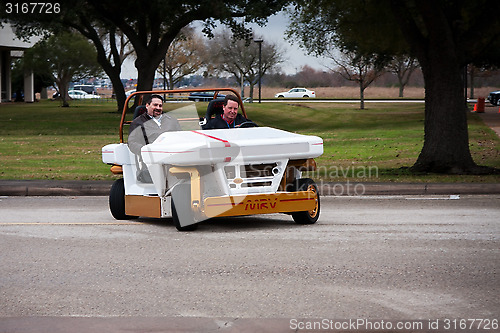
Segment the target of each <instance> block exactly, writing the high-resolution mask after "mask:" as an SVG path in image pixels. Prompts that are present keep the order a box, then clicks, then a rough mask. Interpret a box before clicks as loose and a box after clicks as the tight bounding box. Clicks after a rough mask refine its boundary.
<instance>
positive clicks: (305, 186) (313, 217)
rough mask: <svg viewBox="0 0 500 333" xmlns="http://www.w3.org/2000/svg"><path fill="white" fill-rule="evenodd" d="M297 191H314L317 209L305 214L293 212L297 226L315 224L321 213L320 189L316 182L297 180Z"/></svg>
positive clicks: (303, 179) (305, 179)
mask: <svg viewBox="0 0 500 333" xmlns="http://www.w3.org/2000/svg"><path fill="white" fill-rule="evenodd" d="M295 191H312V192H314V193H316V198H317V199H316V207H314V209H313V210H310V211H305V212H293V213H292V217H293V220H294V221H295V223H297V224H314V223H316V221H318V218H319V211H320V200H319V191H318V187H317V186H316V183H315V182H314V180H312V179H310V178H301V179H297V181H296V183H295Z"/></svg>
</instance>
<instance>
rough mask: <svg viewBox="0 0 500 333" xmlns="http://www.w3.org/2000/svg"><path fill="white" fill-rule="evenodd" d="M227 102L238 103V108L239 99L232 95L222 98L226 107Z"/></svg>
mask: <svg viewBox="0 0 500 333" xmlns="http://www.w3.org/2000/svg"><path fill="white" fill-rule="evenodd" d="M229 100H231V101H235V102H236V103H238V106H239V105H240V100H239V98H238V97H236V96H234V95H226V97H224V105H227V101H229Z"/></svg>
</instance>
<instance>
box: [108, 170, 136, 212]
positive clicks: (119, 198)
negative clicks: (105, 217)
mask: <svg viewBox="0 0 500 333" xmlns="http://www.w3.org/2000/svg"><path fill="white" fill-rule="evenodd" d="M109 210H110V211H111V215H113V217H114V218H115V219H117V220H130V219H135V218H137V216H132V215H127V214H125V183H124V181H123V178H120V179H117V180H115V182H114V183H113V185H112V186H111V191H110V192H109Z"/></svg>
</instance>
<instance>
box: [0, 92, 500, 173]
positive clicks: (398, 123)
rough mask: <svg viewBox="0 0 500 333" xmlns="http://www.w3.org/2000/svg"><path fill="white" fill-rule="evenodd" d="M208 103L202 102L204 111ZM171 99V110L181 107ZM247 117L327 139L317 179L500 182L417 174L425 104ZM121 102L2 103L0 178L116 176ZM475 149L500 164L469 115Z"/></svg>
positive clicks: (299, 107) (268, 106)
mask: <svg viewBox="0 0 500 333" xmlns="http://www.w3.org/2000/svg"><path fill="white" fill-rule="evenodd" d="M206 104H207V103H197V108H198V110H199V113H200V114H203V113H204V108H206ZM177 106H178V105H175V104H170V105H168V104H166V108H168V109H172V108H175V107H177ZM245 108H246V110H247V114H248V117H249V118H251V119H252V120H253V121H255V122H257V123H258V124H259V125H261V126H271V127H276V128H280V129H284V130H288V131H292V132H297V133H302V134H312V135H318V136H320V137H322V138H323V140H324V154H323V155H322V156H321V157H319V158H317V159H316V161H317V164H318V171H317V172H314V173H311V175H310V176H312V177H313V178H315V179H322V180H325V181H373V182H375V181H393V182H499V181H500V178H499V176H498V175H496V176H494V175H492V176H457V175H435V174H430V175H428V174H426V175H423V174H418V175H414V174H411V173H410V172H409V171H408V169H407V167H410V166H411V165H413V163H414V162H415V161H416V159H417V157H418V154H419V152H420V150H421V148H422V144H423V135H424V133H423V117H424V116H423V108H424V106H423V104H422V103H387V104H381V103H376V104H369V105H368V107H367V109H365V110H359V109H358V108H359V104H358V103H355V102H353V103H352V104H345V103H307V102H304V103H302V102H300V103H293V102H291V103H261V104H258V103H253V104H245ZM115 109H116V106H115V104H114V103H112V102H110V103H99V104H96V103H91V102H85V101H82V102H73V103H72V106H71V107H69V108H62V107H60V105H59V103H58V102H53V101H43V102H39V103H33V104H24V103H19V104H17V103H15V104H13V103H8V104H0V128H1V129H2V130H1V132H0V165H1V170H0V179H84V180H87V179H91V180H98V179H113V178H116V176H113V175H112V174H111V173H110V172H109V166H107V165H105V164H103V163H102V162H101V148H102V146H104V145H106V144H108V143H116V142H118V141H119V138H118V124H119V120H120V117H121V115H120V114H118V113H117V112H115ZM469 129H470V130H469V135H470V149H471V152H472V155H473V158H474V160H475V161H476V162H477V163H478V164H481V165H487V166H493V167H497V168H500V139H499V138H498V136H497V135H496V134H495V133H494V132H493V131H492V130H491V129H489V128H488V127H486V126H485V125H484V123H483V122H482V121H481V119H479V117H478V116H477V115H476V114H473V113H471V114H470V115H469ZM125 131H126V130H125Z"/></svg>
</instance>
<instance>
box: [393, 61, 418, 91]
mask: <svg viewBox="0 0 500 333" xmlns="http://www.w3.org/2000/svg"><path fill="white" fill-rule="evenodd" d="M387 68H388V69H389V71H390V72H391V73H393V74H395V75H396V76H397V78H398V83H399V97H403V96H404V90H405V86H406V85H407V84H408V82H409V81H410V77H411V75H412V74H413V72H414V71H415V69H417V68H418V61H417V59H415V58H413V57H410V56H407V55H398V56H395V57H394V58H393V59H392V61H391V62H390V63H389V65H388V66H387Z"/></svg>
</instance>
